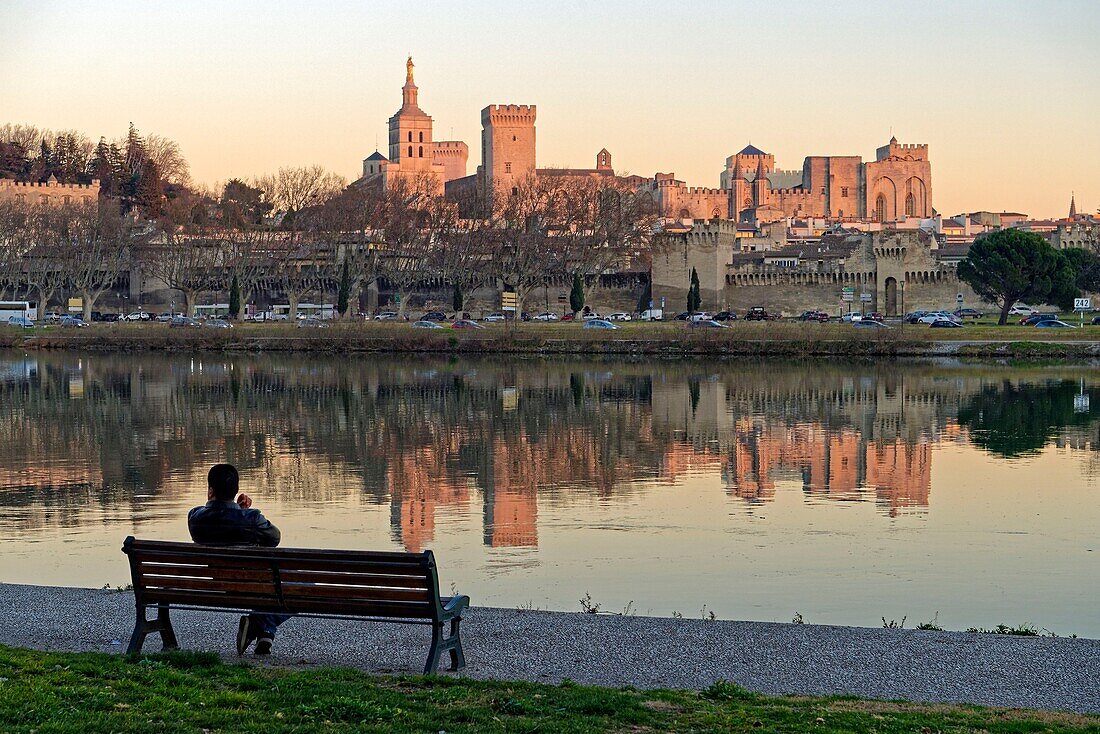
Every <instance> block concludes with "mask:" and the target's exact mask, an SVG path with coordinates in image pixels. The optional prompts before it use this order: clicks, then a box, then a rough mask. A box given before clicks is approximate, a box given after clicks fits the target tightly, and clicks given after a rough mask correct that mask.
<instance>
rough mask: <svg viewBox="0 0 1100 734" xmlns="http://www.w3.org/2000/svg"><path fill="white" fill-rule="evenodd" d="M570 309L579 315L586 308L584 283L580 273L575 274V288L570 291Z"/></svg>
mask: <svg viewBox="0 0 1100 734" xmlns="http://www.w3.org/2000/svg"><path fill="white" fill-rule="evenodd" d="M569 308H571V309H573V313H577V312H578V311H580V310H581V309H582V308H584V281H582V280H581V274H580V273H573V287H572V288H571V289H570V290H569Z"/></svg>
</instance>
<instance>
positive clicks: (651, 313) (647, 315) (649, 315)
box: [638, 308, 665, 321]
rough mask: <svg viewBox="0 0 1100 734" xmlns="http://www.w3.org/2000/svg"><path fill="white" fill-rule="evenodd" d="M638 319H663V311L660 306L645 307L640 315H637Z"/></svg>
mask: <svg viewBox="0 0 1100 734" xmlns="http://www.w3.org/2000/svg"><path fill="white" fill-rule="evenodd" d="M638 320H639V321H664V320H665V312H664V309H661V308H647V309H646V310H645V311H642V315H641V316H639V317H638Z"/></svg>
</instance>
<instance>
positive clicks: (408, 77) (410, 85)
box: [401, 56, 417, 109]
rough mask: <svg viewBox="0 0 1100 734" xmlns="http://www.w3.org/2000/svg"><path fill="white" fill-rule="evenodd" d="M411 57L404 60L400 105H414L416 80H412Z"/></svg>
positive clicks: (403, 107) (403, 106)
mask: <svg viewBox="0 0 1100 734" xmlns="http://www.w3.org/2000/svg"><path fill="white" fill-rule="evenodd" d="M413 68H414V66H413V57H412V56H410V57H409V60H408V61H406V62H405V86H403V87H401V107H402V109H407V108H409V107H416V106H417V105H416V82H414V81H413Z"/></svg>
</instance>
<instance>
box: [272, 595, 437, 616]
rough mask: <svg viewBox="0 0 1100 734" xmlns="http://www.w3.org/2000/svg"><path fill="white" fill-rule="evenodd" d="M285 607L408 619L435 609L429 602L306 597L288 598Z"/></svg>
mask: <svg viewBox="0 0 1100 734" xmlns="http://www.w3.org/2000/svg"><path fill="white" fill-rule="evenodd" d="M286 608H287V610H288V611H291V612H327V613H330V614H361V615H363V616H369V617H408V618H410V619H431V618H432V617H433V616H434V613H435V610H434V608H433V605H431V604H418V603H416V602H384V601H359V600H352V601H345V600H340V599H310V598H307V597H299V598H295V599H294V600H293V601H292V602H291V601H290V600H288V602H287V605H286Z"/></svg>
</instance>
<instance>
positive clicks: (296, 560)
mask: <svg viewBox="0 0 1100 734" xmlns="http://www.w3.org/2000/svg"><path fill="white" fill-rule="evenodd" d="M200 547H201V548H202V549H203V551H206V550H210V548H209V547H208V546H200ZM238 550H243V549H238ZM133 558H134V560H135V561H136V562H137V563H139V564H141V566H145V565H146V564H150V563H159V564H170V565H173V566H177V567H180V568H212V569H215V568H230V569H233V568H240V569H252V570H264V569H269V568H271V566H272V564H277V565H278V567H279V569H280V570H281V571H284V570H285V571H288V572H290V571H313V572H328V573H372V574H377V575H388V576H413V577H416V576H419V577H421V578H427V573H428V569H429V567H428V565H427V564H426V563H422V562H420V559H417V562H416V563H394V562H392V561H385V562H379V561H362V560H354V559H352V560H336V559H317V558H301V557H297V556H290V555H283V554H282V553H279V554H277V555H276V554H271V555H270V556H269V557H268V558H255V557H250V556H246V555H242V556H240V557H237V556H234V555H232V554H219V555H207V554H206V553H201V554H200V553H196V552H195V551H194V550H192V551H191V552H189V553H188V552H183V551H177V552H174V553H168V552H157V553H147V552H144V551H142V552H138V553H134V554H133Z"/></svg>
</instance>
